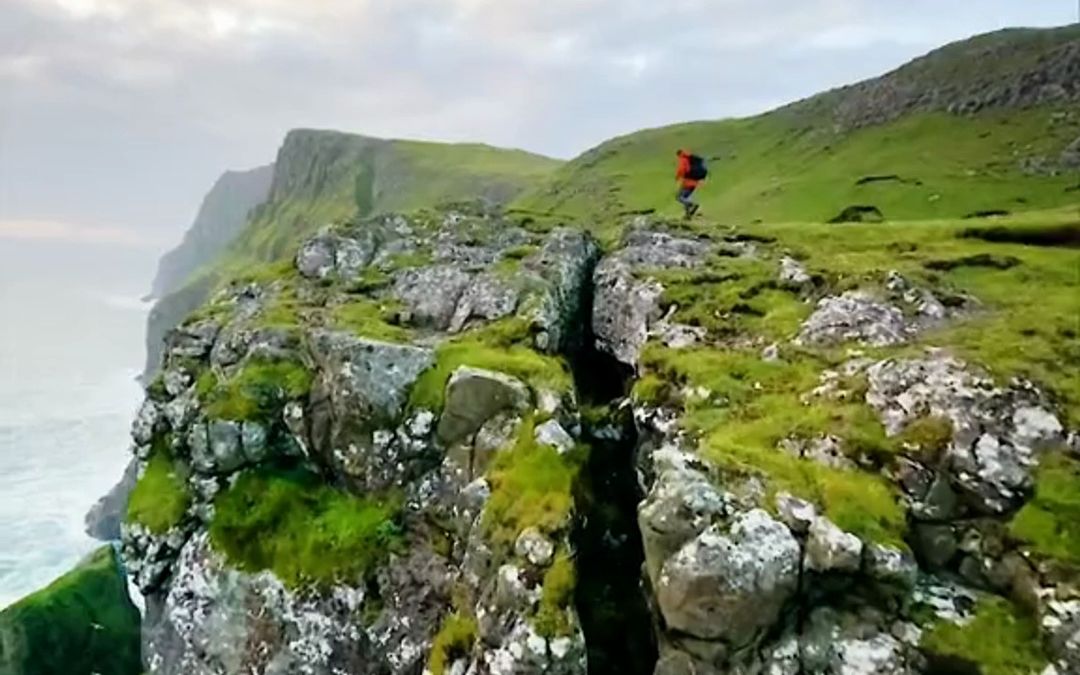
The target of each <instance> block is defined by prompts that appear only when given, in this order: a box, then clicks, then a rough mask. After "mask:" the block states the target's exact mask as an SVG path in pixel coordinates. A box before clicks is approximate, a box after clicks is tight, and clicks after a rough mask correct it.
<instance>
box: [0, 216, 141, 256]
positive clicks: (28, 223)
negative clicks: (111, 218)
mask: <svg viewBox="0 0 1080 675" xmlns="http://www.w3.org/2000/svg"><path fill="white" fill-rule="evenodd" d="M4 239H7V240H11V241H56V242H63V243H68V244H104V245H113V246H124V247H129V248H151V249H153V248H158V247H160V246H161V243H162V242H161V239H160V237H158V238H155V237H153V236H149V235H147V233H145V232H138V231H135V230H131V229H128V228H123V227H108V226H94V225H78V224H75V223H61V222H55V221H42V220H0V240H4Z"/></svg>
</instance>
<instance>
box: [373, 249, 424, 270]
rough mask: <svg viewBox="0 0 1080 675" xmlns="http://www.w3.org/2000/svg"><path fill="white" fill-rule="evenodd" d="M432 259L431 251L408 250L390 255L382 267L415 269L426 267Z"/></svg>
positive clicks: (388, 268)
mask: <svg viewBox="0 0 1080 675" xmlns="http://www.w3.org/2000/svg"><path fill="white" fill-rule="evenodd" d="M433 260H434V259H433V258H432V257H431V253H429V252H427V251H409V252H408V253H398V254H396V255H392V256H390V258H389V259H388V260H387V261H386V263H385V264H384V265H383V268H384V269H387V270H404V269H416V268H418V267H427V266H428V265H430V264H431V263H432V261H433Z"/></svg>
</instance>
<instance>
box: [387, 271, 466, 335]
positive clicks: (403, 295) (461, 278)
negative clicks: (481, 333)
mask: <svg viewBox="0 0 1080 675" xmlns="http://www.w3.org/2000/svg"><path fill="white" fill-rule="evenodd" d="M471 281H472V276H471V275H470V274H469V273H468V272H465V271H464V270H462V269H461V268H460V267H457V266H455V265H431V266H429V267H421V268H419V269H408V270H403V271H401V272H399V273H397V274H396V275H395V277H394V288H393V293H394V297H395V298H397V299H398V300H400V301H401V302H402V303H403V304H404V305H405V307H406V308H407V310H406V311H407V318H408V320H409V323H411V324H414V325H416V326H422V327H426V328H434V329H436V330H446V329H447V328H449V327H450V322H451V320H452V319H453V318H454V313H455V311H456V310H457V305H458V301H459V300H460V299H461V296H462V294H464V292H465V289H466V288H467V287H468V286H469V284H470V283H471ZM463 323H464V322H463Z"/></svg>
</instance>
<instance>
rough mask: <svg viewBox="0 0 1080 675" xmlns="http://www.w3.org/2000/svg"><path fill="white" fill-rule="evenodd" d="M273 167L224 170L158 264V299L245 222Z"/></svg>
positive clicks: (153, 290)
mask: <svg viewBox="0 0 1080 675" xmlns="http://www.w3.org/2000/svg"><path fill="white" fill-rule="evenodd" d="M273 176H274V166H273V165H272V164H270V165H267V166H260V167H258V168H255V169H251V170H249V171H226V172H225V173H224V174H222V176H221V177H220V178H218V179H217V182H215V183H214V186H213V187H212V188H210V192H208V193H207V195H206V197H205V198H204V199H203V202H202V204H201V205H200V206H199V211H198V213H197V214H196V215H195V222H194V223H192V224H191V227H190V228H189V229H188V231H187V232H186V233H185V234H184V239H183V241H181V242H180V245H179V246H177V247H176V248H174V249H173V250H171V251H169V252H168V253H166V254H165V255H164V256H163V257H162V258H161V262H159V263H158V270H157V274H156V275H155V276H154V282H153V285H152V286H151V290H150V293H151V295H153V296H154V297H155V298H161V297H162V296H165V295H167V294H169V293H172V292H173V291H175V290H177V289H178V288H180V287H181V286H183V284H184V282H185V281H187V279H188V278H189V277H190V276H191V275H192V274H193V273H194V272H195V270H197V269H199V267H201V266H202V265H205V264H207V263H209V262H211V261H213V260H214V258H216V257H217V255H218V254H219V253H220V252H221V251H222V249H224V248H225V246H226V245H227V244H228V243H229V242H230V241H232V239H233V237H235V236H236V235H237V234H238V233H239V232H240V230H241V229H242V228H243V227H244V225H245V224H246V223H247V220H248V215H249V214H250V213H251V210H252V209H254V208H255V207H256V206H258V205H259V204H261V203H263V202H264V201H266V198H267V195H269V193H270V181H271V179H272V178H273Z"/></svg>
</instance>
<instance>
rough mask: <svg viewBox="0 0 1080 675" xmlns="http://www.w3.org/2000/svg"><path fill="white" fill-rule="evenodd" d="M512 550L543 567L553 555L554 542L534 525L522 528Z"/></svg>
mask: <svg viewBox="0 0 1080 675" xmlns="http://www.w3.org/2000/svg"><path fill="white" fill-rule="evenodd" d="M514 552H515V553H517V554H518V555H519V556H521V557H522V558H525V559H526V560H528V561H529V562H530V563H532V564H533V565H536V566H538V567H545V566H547V564H548V563H550V562H551V559H552V558H553V557H554V555H555V544H553V543H552V542H551V540H550V539H548V538H547V537H545V536H544V534H543V533H542V532H540V530H538V529H536V528H535V527H528V528H525V529H524V530H522V532H521V534H520V535H518V538H517V541H516V542H515V543H514Z"/></svg>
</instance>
